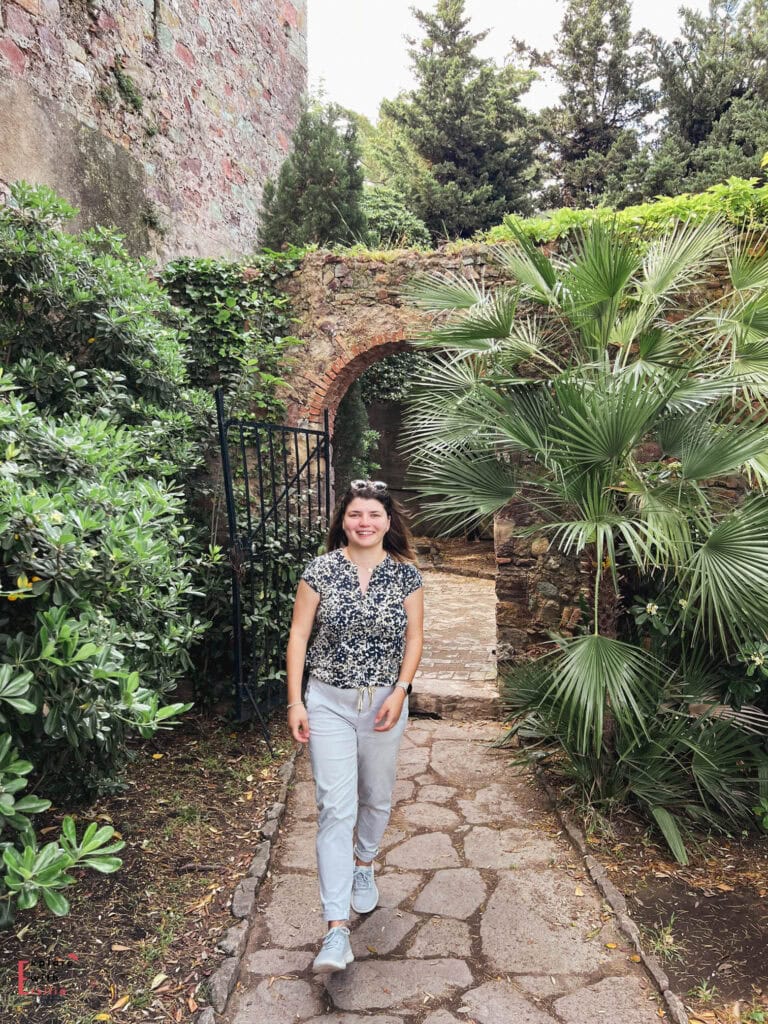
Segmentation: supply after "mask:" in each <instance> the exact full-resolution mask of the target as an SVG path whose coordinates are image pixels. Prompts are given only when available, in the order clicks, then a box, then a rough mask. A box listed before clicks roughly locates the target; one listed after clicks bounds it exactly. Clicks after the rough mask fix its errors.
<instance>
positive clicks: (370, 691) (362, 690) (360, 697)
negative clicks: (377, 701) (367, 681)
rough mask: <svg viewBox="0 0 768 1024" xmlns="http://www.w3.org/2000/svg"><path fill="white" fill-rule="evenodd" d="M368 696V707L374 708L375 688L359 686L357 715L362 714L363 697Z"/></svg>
mask: <svg viewBox="0 0 768 1024" xmlns="http://www.w3.org/2000/svg"><path fill="white" fill-rule="evenodd" d="M366 693H367V694H368V707H369V708H372V707H373V686H372V685H371V686H358V688H357V713H358V715H359V714H361V712H362V710H363V696H364V694H366Z"/></svg>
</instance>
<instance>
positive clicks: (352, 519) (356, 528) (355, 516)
mask: <svg viewBox="0 0 768 1024" xmlns="http://www.w3.org/2000/svg"><path fill="white" fill-rule="evenodd" d="M389 523H390V519H389V516H388V515H387V510H386V509H385V508H384V506H383V505H382V503H381V502H380V501H378V500H377V499H376V498H353V499H352V501H350V503H349V504H348V505H347V510H346V512H345V513H344V519H343V521H342V528H343V530H344V533H345V534H346V535H347V540H348V542H349V543H350V544H356V545H358V546H359V547H361V548H375V547H377V546H378V545H379V544H382V543H383V542H384V534H385V533H386V532H387V530H388V529H389Z"/></svg>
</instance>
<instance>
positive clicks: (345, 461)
mask: <svg viewBox="0 0 768 1024" xmlns="http://www.w3.org/2000/svg"><path fill="white" fill-rule="evenodd" d="M378 441H379V432H378V430H373V429H372V428H371V426H370V424H369V422H368V413H367V411H366V408H365V405H364V404H363V399H362V394H361V387H360V382H359V381H355V383H354V384H353V385H352V386H351V387H350V388H349V390H348V391H347V393H346V395H344V397H343V398H342V400H341V402H340V403H339V408H338V410H337V412H336V419H335V424H334V435H333V471H334V479H335V482H336V491H337V493H338V494H341V493H342V492H343V491H344V490H346V488H347V486H348V485H349V482H350V480H355V479H357V478H362V479H367V478H369V477H370V476H371V475H372V474H373V473H375V472H376V470H377V469H378V468H379V467H378V464H377V463H376V462H374V461H373V458H372V456H373V452H374V451H375V449H376V446H377V444H378Z"/></svg>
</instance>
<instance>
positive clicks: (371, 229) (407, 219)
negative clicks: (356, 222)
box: [361, 185, 432, 249]
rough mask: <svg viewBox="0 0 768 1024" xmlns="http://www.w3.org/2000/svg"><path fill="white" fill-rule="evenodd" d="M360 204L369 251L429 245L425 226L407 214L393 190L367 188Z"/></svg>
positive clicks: (408, 211)
mask: <svg viewBox="0 0 768 1024" xmlns="http://www.w3.org/2000/svg"><path fill="white" fill-rule="evenodd" d="M361 205H362V210H363V213H364V214H365V219H366V221H367V224H368V232H367V234H368V244H369V246H370V247H371V248H372V249H405V248H409V247H412V246H424V247H425V248H429V247H430V246H431V244H432V239H431V236H430V234H429V230H428V229H427V225H426V224H425V223H424V221H423V220H420V219H419V218H418V217H417V216H416V215H415V214H414V213H411V211H410V210H409V209H408V207H407V206H406V205H405V202H404V201H403V199H402V198H401V197H400V196H399V195H398V193H397V192H395V190H394V189H391V188H387V187H386V186H385V185H367V186H366V187H365V189H364V190H363V198H362V203H361Z"/></svg>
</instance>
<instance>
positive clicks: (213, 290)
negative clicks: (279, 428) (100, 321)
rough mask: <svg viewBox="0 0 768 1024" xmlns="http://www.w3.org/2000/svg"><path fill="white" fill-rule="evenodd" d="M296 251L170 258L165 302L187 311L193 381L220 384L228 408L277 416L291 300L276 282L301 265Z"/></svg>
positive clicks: (281, 411) (279, 415) (291, 343)
mask: <svg viewBox="0 0 768 1024" xmlns="http://www.w3.org/2000/svg"><path fill="white" fill-rule="evenodd" d="M302 255H303V253H302V250H300V249H295V248H294V249H289V250H288V251H287V252H282V253H277V252H272V253H263V254H260V255H256V256H253V257H251V258H250V259H249V260H248V265H247V266H243V264H241V263H233V262H228V261H226V260H212V259H181V260H174V261H173V262H172V263H168V264H167V265H166V266H165V267H164V269H163V272H162V278H161V280H162V283H163V287H164V289H165V291H166V292H167V294H168V296H169V297H170V299H171V301H172V302H173V303H174V304H175V305H176V306H180V307H182V308H183V309H185V310H186V311H187V316H186V317H185V319H184V328H185V342H186V346H187V351H188V353H189V379H190V383H191V384H192V385H194V386H195V387H199V388H205V389H207V390H210V389H212V388H214V387H222V388H223V389H224V392H225V394H226V399H227V405H228V408H229V409H230V411H232V410H233V409H234V410H236V411H237V412H238V413H241V412H248V414H250V415H256V416H258V417H259V418H261V419H265V420H269V421H272V422H278V421H280V420H281V419H282V417H283V415H284V413H285V406H284V404H283V403H282V401H281V400H280V399H279V398H278V397H277V392H278V388H279V386H280V385H281V384H284V383H285V382H284V380H283V378H282V376H281V374H282V373H283V372H284V371H285V370H286V368H287V366H288V365H289V357H290V350H291V348H292V347H293V346H295V345H296V344H298V340H297V339H296V338H295V337H294V336H293V335H292V334H291V326H292V324H293V318H292V316H291V312H290V307H289V300H288V298H287V296H285V295H283V294H282V293H280V292H279V291H278V290H277V289H276V287H275V285H276V283H277V282H278V281H279V280H280V279H281V278H283V277H285V276H286V275H288V274H291V273H293V271H294V270H296V269H297V267H298V266H299V265H300V263H301V258H302Z"/></svg>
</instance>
